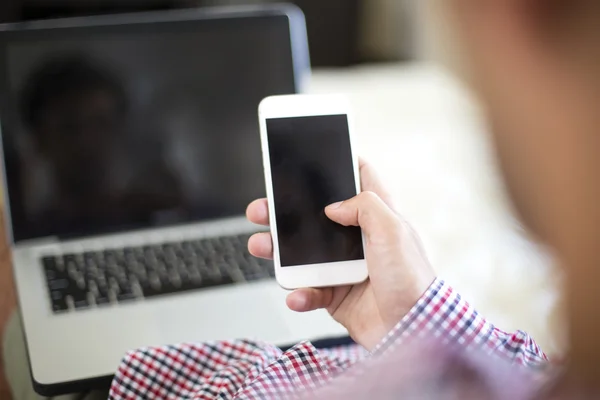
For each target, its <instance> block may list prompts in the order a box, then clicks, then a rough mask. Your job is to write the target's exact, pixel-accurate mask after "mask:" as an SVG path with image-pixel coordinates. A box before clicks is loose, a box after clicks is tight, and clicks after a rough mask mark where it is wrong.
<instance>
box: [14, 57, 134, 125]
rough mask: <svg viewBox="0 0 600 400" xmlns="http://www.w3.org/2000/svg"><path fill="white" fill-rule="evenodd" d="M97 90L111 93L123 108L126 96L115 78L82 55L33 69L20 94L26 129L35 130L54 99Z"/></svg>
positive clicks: (47, 63)
mask: <svg viewBox="0 0 600 400" xmlns="http://www.w3.org/2000/svg"><path fill="white" fill-rule="evenodd" d="M97 89H101V90H107V91H109V92H111V93H113V94H114V95H115V98H116V100H117V102H118V104H119V109H120V110H125V109H126V107H127V100H126V98H127V96H126V94H125V91H124V89H123V87H122V86H121V84H120V82H119V79H118V78H117V77H116V76H113V75H112V74H111V73H110V72H108V71H106V70H102V69H100V68H98V67H97V65H96V63H94V62H92V61H90V60H88V59H86V58H85V57H83V56H79V55H69V56H60V57H54V58H52V59H49V60H47V61H46V62H44V63H42V64H41V65H40V66H38V67H37V68H36V69H34V71H33V72H32V74H31V75H30V76H29V78H28V79H27V80H26V84H25V87H24V90H23V92H22V95H21V103H20V107H21V118H22V120H23V122H24V123H25V124H26V125H27V126H29V127H32V128H35V127H36V126H37V125H38V124H39V122H40V117H41V115H42V112H43V111H44V109H45V108H46V107H48V105H49V104H50V103H51V102H52V101H54V100H55V99H57V98H62V97H65V96H68V95H70V94H74V93H80V92H85V91H91V90H97ZM35 131H36V130H35V129H33V132H32V134H34V135H35V134H36V132H35Z"/></svg>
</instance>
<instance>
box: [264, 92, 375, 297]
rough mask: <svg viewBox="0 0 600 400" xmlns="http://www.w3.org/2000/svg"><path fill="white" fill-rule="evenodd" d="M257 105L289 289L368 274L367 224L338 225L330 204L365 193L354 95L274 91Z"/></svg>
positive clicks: (282, 272) (274, 231)
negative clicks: (356, 142)
mask: <svg viewBox="0 0 600 400" xmlns="http://www.w3.org/2000/svg"><path fill="white" fill-rule="evenodd" d="M258 113H259V119H260V132H261V133H260V135H261V142H262V154H263V163H264V170H265V183H266V191H267V199H268V203H269V218H270V225H271V235H272V237H273V258H274V264H275V276H276V278H277V282H278V283H279V284H280V285H281V286H282V287H283V288H285V289H297V288H303V287H328V286H341V285H348V284H355V283H359V282H363V281H364V280H366V279H367V276H368V272H367V264H366V261H365V251H364V239H363V234H362V231H361V229H360V228H359V227H354V226H350V227H347V226H342V225H339V224H337V223H335V222H333V221H331V220H330V219H329V218H327V216H326V215H325V211H324V210H325V207H326V206H327V205H329V204H332V203H335V202H338V201H343V200H348V199H350V198H352V197H354V196H356V195H357V194H358V193H360V175H359V167H358V157H357V156H356V155H355V154H354V152H353V151H352V149H353V140H352V118H351V113H350V106H349V103H348V101H347V100H346V99H345V98H344V97H343V96H337V95H286V96H273V97H268V98H266V99H264V100H263V101H262V102H261V103H260V105H259V110H258Z"/></svg>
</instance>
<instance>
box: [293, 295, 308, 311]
mask: <svg viewBox="0 0 600 400" xmlns="http://www.w3.org/2000/svg"><path fill="white" fill-rule="evenodd" d="M290 303H291V304H290V308H291V309H293V310H304V309H306V306H307V305H308V301H307V299H306V297H304V296H295V297H292V298H291V299H290Z"/></svg>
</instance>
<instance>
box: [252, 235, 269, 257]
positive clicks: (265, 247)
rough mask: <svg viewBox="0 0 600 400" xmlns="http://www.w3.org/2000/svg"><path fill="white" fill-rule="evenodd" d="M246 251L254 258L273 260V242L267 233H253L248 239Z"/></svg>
mask: <svg viewBox="0 0 600 400" xmlns="http://www.w3.org/2000/svg"><path fill="white" fill-rule="evenodd" d="M248 251H249V252H250V254H252V255H253V256H254V257H259V258H267V259H269V260H272V259H273V240H272V239H271V234H270V233H268V232H261V233H255V234H254V235H252V236H250V239H248Z"/></svg>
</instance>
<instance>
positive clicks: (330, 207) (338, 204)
mask: <svg viewBox="0 0 600 400" xmlns="http://www.w3.org/2000/svg"><path fill="white" fill-rule="evenodd" d="M342 203H343V201H338V202H337V203H333V204H330V205H328V206H327V208H329V209H330V210H335V209H336V208H340V206H341V205H342Z"/></svg>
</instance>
